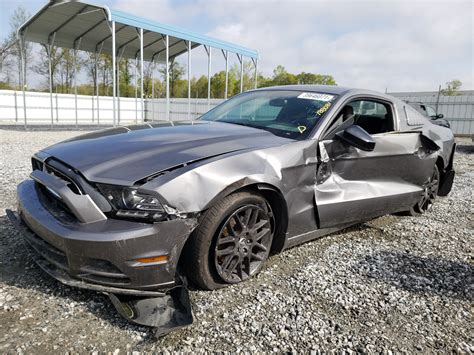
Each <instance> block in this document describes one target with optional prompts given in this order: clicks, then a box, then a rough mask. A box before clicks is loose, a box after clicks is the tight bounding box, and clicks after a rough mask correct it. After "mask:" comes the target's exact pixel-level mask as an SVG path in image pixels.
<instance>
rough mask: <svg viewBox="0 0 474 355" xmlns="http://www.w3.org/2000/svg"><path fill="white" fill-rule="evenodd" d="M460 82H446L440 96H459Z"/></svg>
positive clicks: (456, 80)
mask: <svg viewBox="0 0 474 355" xmlns="http://www.w3.org/2000/svg"><path fill="white" fill-rule="evenodd" d="M461 86H462V82H461V80H458V79H453V80H451V81H448V82H446V88H445V89H443V90H441V94H442V95H445V96H456V95H459V89H461Z"/></svg>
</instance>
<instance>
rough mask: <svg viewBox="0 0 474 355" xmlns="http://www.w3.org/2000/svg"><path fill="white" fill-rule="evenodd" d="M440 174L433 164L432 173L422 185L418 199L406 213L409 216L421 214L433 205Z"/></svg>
mask: <svg viewBox="0 0 474 355" xmlns="http://www.w3.org/2000/svg"><path fill="white" fill-rule="evenodd" d="M439 181H440V174H439V169H438V167H437V166H436V165H435V167H434V170H433V174H432V175H431V177H430V178H429V179H428V180H427V181H426V182H425V184H424V185H423V191H422V195H421V198H420V200H418V202H417V203H416V204H415V205H414V206H413V207H412V208H410V210H409V211H407V214H408V215H409V216H414V217H415V216H421V215H422V214H423V213H425V212H429V211H430V210H431V208H432V207H433V204H434V201H435V199H436V197H437V196H438V189H439Z"/></svg>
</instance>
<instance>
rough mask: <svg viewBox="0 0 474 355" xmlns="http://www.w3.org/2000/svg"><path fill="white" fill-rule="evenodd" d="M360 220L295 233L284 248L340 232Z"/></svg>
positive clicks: (287, 240)
mask: <svg viewBox="0 0 474 355" xmlns="http://www.w3.org/2000/svg"><path fill="white" fill-rule="evenodd" d="M357 223H360V222H351V223H346V224H343V225H341V226H338V227H331V228H322V229H316V230H314V231H310V232H307V233H303V234H299V235H295V236H292V237H289V238H287V239H286V242H285V246H284V247H283V250H286V249H289V248H292V247H294V246H296V245H300V244H303V243H306V242H309V241H310V240H314V239H318V238H321V237H324V236H325V235H328V234H331V233H334V232H338V231H340V230H342V229H344V228H347V227H350V226H352V225H354V224H357Z"/></svg>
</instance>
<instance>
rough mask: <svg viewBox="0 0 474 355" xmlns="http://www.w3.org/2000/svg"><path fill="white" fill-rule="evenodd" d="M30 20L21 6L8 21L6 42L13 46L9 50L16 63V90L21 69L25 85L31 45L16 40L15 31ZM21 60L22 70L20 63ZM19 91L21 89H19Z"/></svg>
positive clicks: (19, 81) (19, 80)
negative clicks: (8, 29)
mask: <svg viewBox="0 0 474 355" xmlns="http://www.w3.org/2000/svg"><path fill="white" fill-rule="evenodd" d="M28 18H30V14H29V13H28V11H27V10H26V9H25V8H24V7H23V6H18V7H17V8H16V9H15V11H14V12H13V15H12V17H11V19H10V35H9V37H8V42H10V43H14V46H13V47H12V50H11V56H12V57H15V59H14V61H15V63H17V70H18V73H17V74H18V88H20V83H21V81H22V80H21V73H22V69H23V70H24V72H25V85H26V83H27V74H28V72H27V69H28V62H29V59H30V57H31V43H28V42H25V41H19V40H18V38H17V30H18V27H20V26H21V25H22V24H23V23H25V22H26V20H28ZM21 58H23V68H22V61H21ZM20 89H21V88H20Z"/></svg>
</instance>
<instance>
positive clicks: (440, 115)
mask: <svg viewBox="0 0 474 355" xmlns="http://www.w3.org/2000/svg"><path fill="white" fill-rule="evenodd" d="M436 118H444V115H443V114H442V113H438V114H437V115H436Z"/></svg>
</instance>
